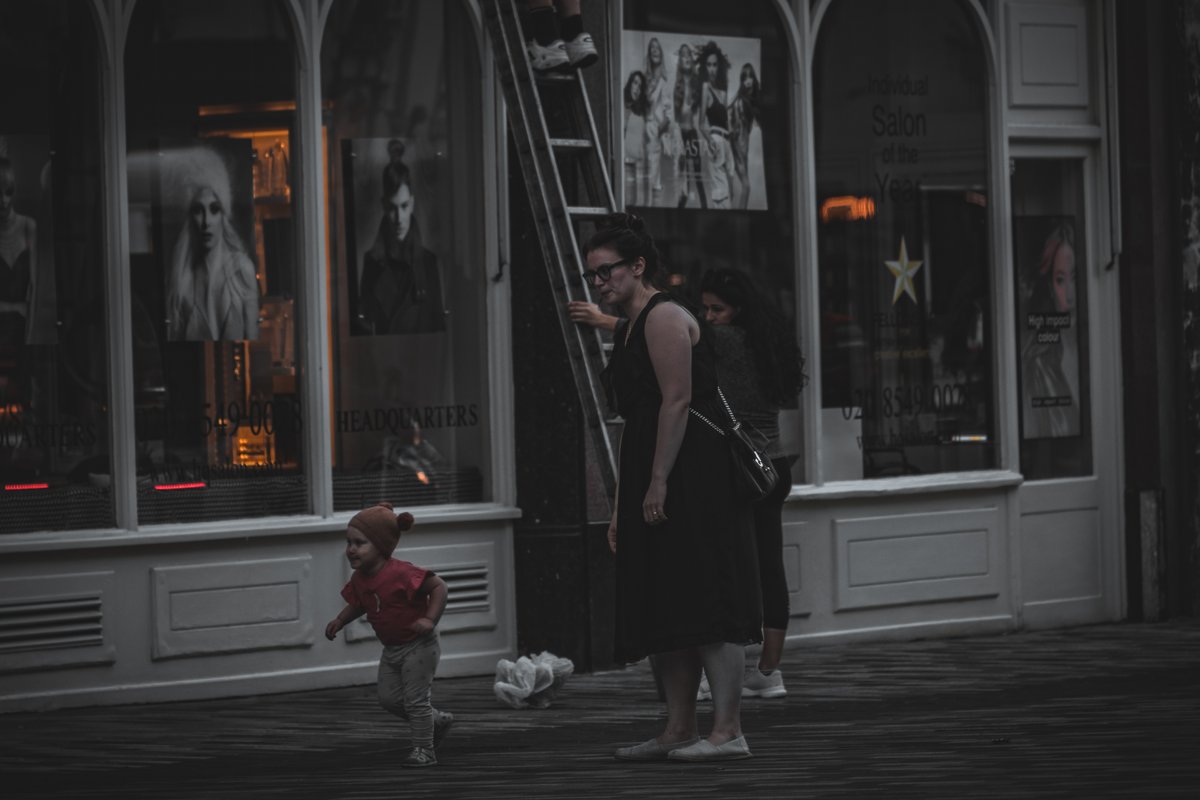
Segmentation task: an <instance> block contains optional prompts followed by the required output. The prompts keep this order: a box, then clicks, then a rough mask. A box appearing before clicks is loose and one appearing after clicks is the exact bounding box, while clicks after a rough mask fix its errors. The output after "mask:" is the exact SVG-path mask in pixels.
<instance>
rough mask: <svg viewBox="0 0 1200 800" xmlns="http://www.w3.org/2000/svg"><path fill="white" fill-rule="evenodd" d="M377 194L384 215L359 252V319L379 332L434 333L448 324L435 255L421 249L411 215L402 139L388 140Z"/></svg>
mask: <svg viewBox="0 0 1200 800" xmlns="http://www.w3.org/2000/svg"><path fill="white" fill-rule="evenodd" d="M388 154H389V161H388V163H387V166H385V167H384V168H383V175H382V184H381V193H380V198H381V201H382V204H383V217H382V218H381V219H380V221H379V231H378V233H377V234H376V236H375V243H374V244H373V245H371V249H370V250H368V251H367V253H366V255H364V256H363V270H362V285H361V287H360V290H359V303H358V308H359V320H358V321H359V325H360V328H361V329H362V330H363V331H364V332H366V333H371V334H376V335H381V334H408V333H432V332H436V331H443V330H445V329H446V310H445V306H444V305H443V304H442V286H441V276H440V270H439V268H438V263H437V257H436V256H435V255H434V254H433V253H432V252H431V251H429V250H427V249H425V247H424V245H423V244H422V243H421V234H420V231H419V230H418V229H417V221H416V218H415V217H414V216H413V210H414V208H415V206H416V202H417V201H416V197H414V196H413V189H412V178H411V176H410V174H409V171H408V166H407V165H405V163H404V162H403V161H402V160H401V159H402V158H403V156H404V143H403V142H401V141H400V140H399V139H396V140H393V141H392V142H389V144H388Z"/></svg>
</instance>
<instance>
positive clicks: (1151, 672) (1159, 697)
mask: <svg viewBox="0 0 1200 800" xmlns="http://www.w3.org/2000/svg"><path fill="white" fill-rule="evenodd" d="M783 669H784V675H785V680H786V683H787V686H788V690H789V693H788V695H787V697H785V698H782V699H778V700H747V701H746V703H745V707H744V712H743V727H744V729H745V732H746V736H747V739H748V740H749V742H750V745H751V748H752V750H753V751H754V758H753V759H751V760H748V761H743V762H727V763H725V764H720V765H714V764H701V765H684V764H675V763H664V764H632V765H631V764H627V763H622V762H617V761H614V760H613V759H612V757H611V752H612V749H613V748H614V747H616V746H617V745H619V744H627V743H631V742H635V741H641V740H643V739H646V738H648V737H650V736H652V735H654V734H655V733H656V732H657V730H658V726H659V725H660V724H661V718H662V716H663V707H662V704H661V703H660V702H659V701H658V699H657V696H656V693H655V690H654V685H653V681H652V679H651V676H650V674H649V670H648V669H647V668H646V667H645V665H636V666H634V667H630V668H628V669H625V670H618V671H611V672H603V673H596V674H590V675H577V676H573V677H572V678H571V679H570V680H569V681H568V682H567V684H566V686H564V687H563V689H562V690H561V692H560V694H559V695H558V697H557V698H556V699H555V702H554V704H553V705H552V706H551V707H550V708H548V709H544V710H520V711H516V710H512V709H508V708H506V707H503V706H501V705H500V704H499V703H498V702H497V701H496V700H495V698H494V697H493V695H492V690H491V681H490V680H489V679H487V678H454V679H447V680H439V681H437V682H436V683H435V686H434V694H435V702H436V704H437V705H438V707H440V708H444V709H446V710H449V711H453V712H454V714H455V716H456V718H457V722H456V725H455V728H454V730H453V731H452V733H451V734H450V736H449V737H448V738H447V740H446V742H445V743H444V744H443V746H442V748H441V749H440V750H439V753H438V755H439V759H440V761H441V763H440V765H439V766H438V767H436V768H433V769H428V770H404V769H402V768H400V767H399V766H398V761H399V759H400V758H401V757H402V756H403V754H404V753H405V752H406V746H407V727H406V725H405V723H403V722H401V721H399V720H396V719H394V718H392V717H391V716H389V715H388V714H387V713H385V712H384V711H382V710H381V709H380V708H379V706H378V705H377V703H376V700H375V696H374V688H373V687H370V686H367V687H352V688H346V689H336V690H327V691H319V692H308V693H299V694H287V695H271V696H260V697H248V698H236V699H229V700H218V701H198V702H188V703H168V704H158V705H139V706H117V707H106V708H89V709H72V710H63V711H52V712H44V713H19V714H9V715H4V716H0V779H2V782H0V787H3V788H0V791H2V792H3V794H4V796H6V797H13V798H26V797H28V798H43V797H45V798H209V797H213V798H215V797H222V798H242V797H248V798H260V797H261V798H284V797H286V798H385V797H387V798H391V797H406V798H417V797H438V798H487V799H488V800H491V799H492V798H575V797H605V798H622V797H688V798H693V797H694V798H742V797H745V798H770V799H771V800H775V799H776V798H862V797H887V798H892V797H913V798H968V797H969V798H975V797H987V798H1010V797H1011V798H1071V799H1072V800H1074V799H1075V798H1095V797H1122V798H1189V800H1196V798H1200V759H1198V756H1200V620H1183V621H1176V622H1170V623H1160V624H1154V625H1147V624H1123V625H1102V626H1090V627H1083V628H1074V629H1069V630H1065V631H1052V632H1037V633H1020V634H1013V635H1008V636H990V637H978V638H962V639H946V640H927V641H916V642H870V643H867V642H860V643H851V644H840V645H828V646H808V647H799V648H795V649H791V650H789V651H788V652H787V654H786V658H785V663H784V667H783ZM706 721H707V711H706V710H705V709H704V708H703V705H702V714H701V725H702V726H703V725H704V724H705V722H706Z"/></svg>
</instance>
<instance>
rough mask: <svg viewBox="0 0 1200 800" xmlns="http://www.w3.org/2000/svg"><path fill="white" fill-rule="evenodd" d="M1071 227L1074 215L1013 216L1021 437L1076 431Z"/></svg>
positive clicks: (1075, 248)
mask: <svg viewBox="0 0 1200 800" xmlns="http://www.w3.org/2000/svg"><path fill="white" fill-rule="evenodd" d="M1075 231H1076V226H1075V218H1074V217H1069V216H1023V217H1015V218H1014V219H1013V234H1014V237H1015V239H1016V242H1015V253H1016V258H1017V264H1018V275H1019V277H1020V291H1019V297H1018V305H1017V310H1018V330H1019V331H1020V337H1021V411H1022V414H1021V433H1022V437H1023V438H1025V439H1041V438H1058V437H1063V436H1077V435H1079V433H1080V406H1079V403H1080V399H1081V398H1080V393H1079V318H1080V317H1079V309H1077V308H1076V292H1075V286H1076V283H1075V281H1076V260H1077V258H1078V254H1079V251H1078V244H1077V242H1076V237H1075Z"/></svg>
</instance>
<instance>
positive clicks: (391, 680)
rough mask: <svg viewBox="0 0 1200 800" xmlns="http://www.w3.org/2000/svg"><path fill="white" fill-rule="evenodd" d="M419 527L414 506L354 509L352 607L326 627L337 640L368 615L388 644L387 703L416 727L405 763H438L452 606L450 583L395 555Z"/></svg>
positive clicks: (383, 683)
mask: <svg viewBox="0 0 1200 800" xmlns="http://www.w3.org/2000/svg"><path fill="white" fill-rule="evenodd" d="M412 525H413V516H412V514H409V513H408V512H407V511H406V512H403V513H401V514H395V513H394V512H393V511H392V506H391V505H390V504H389V503H380V504H379V505H376V506H373V507H371V508H368V509H365V510H363V511H360V512H358V513H357V514H355V515H354V518H353V519H351V520H350V525H349V526H348V527H347V528H346V559H347V560H348V561H349V562H350V566H351V567H353V568H354V574H353V575H352V576H351V577H350V582H349V583H347V584H346V586H345V587H344V588H343V589H342V597H343V598H345V600H346V603H347V605H346V607H345V608H343V609H342V610H341V612H340V613H339V614H338V615H337V617H335V618H334V619H333V620H332V621H330V623H329V624H328V625H326V626H325V638H327V639H330V640H332V639H333V638H334V637H335V636H337V632H338V631H340V630H341V629H342V628H344V627H346V625H347V624H348V623H350V622H351V621H353V620H355V619H357V618H358V617H361V616H362V615H363V614H366V615H367V621H368V622H370V623H371V627H372V628H374V629H375V635H376V636H378V637H379V641H380V642H382V643H383V646H384V647H383V655H382V656H381V657H380V659H379V702H380V704H381V705H382V706H383V707H384V708H385V709H387V710H388V711H390V712H392V713H393V714H395V715H397V716H399V717H401V718H402V719H407V720H408V722H409V724H410V726H411V727H412V744H413V747H412V751H411V752H410V753H409V754H408V756H407V757H406V758H405V759H404V761H403V762H402V764H403V765H404V766H406V767H432V766H435V765H436V764H437V755H436V754H435V752H434V747H435V746H436V745H438V744H440V743H441V740H442V738H443V737H445V735H446V732H447V731H448V730H449V729H450V725H451V724H452V723H453V722H454V715H453V714H448V713H443V712H441V711H438V710H437V709H435V708H434V707H433V703H432V702H431V698H430V695H431V687H432V685H433V675H434V673H435V672H436V671H437V665H438V659H439V658H441V655H442V649H441V644H440V643H439V642H438V633H437V623H438V620H439V619H441V617H442V612H443V611H444V610H445V609H446V582H445V581H443V580H442V579H441V578H439V577H438V576H437V575H435V574H433V572H431V571H430V570H427V569H424V568H422V567H418V566H416V565H415V564H410V563H409V562H407V561H401V560H399V559H395V558H392V551H393V550H395V549H396V544H397V543H398V542H399V541H400V532H401V531H406V530H408V529H409V528H411V527H412Z"/></svg>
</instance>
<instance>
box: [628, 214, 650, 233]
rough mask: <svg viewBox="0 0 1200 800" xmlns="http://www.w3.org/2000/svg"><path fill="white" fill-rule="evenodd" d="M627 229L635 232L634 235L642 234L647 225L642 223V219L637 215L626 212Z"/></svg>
mask: <svg viewBox="0 0 1200 800" xmlns="http://www.w3.org/2000/svg"><path fill="white" fill-rule="evenodd" d="M625 227H626V228H629V230H631V231H633V232H634V233H641V232H642V231H643V230H645V229H646V223H644V222H643V221H642V218H641V217H639V216H638V215H637V214H633V213H630V212H626V213H625Z"/></svg>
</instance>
